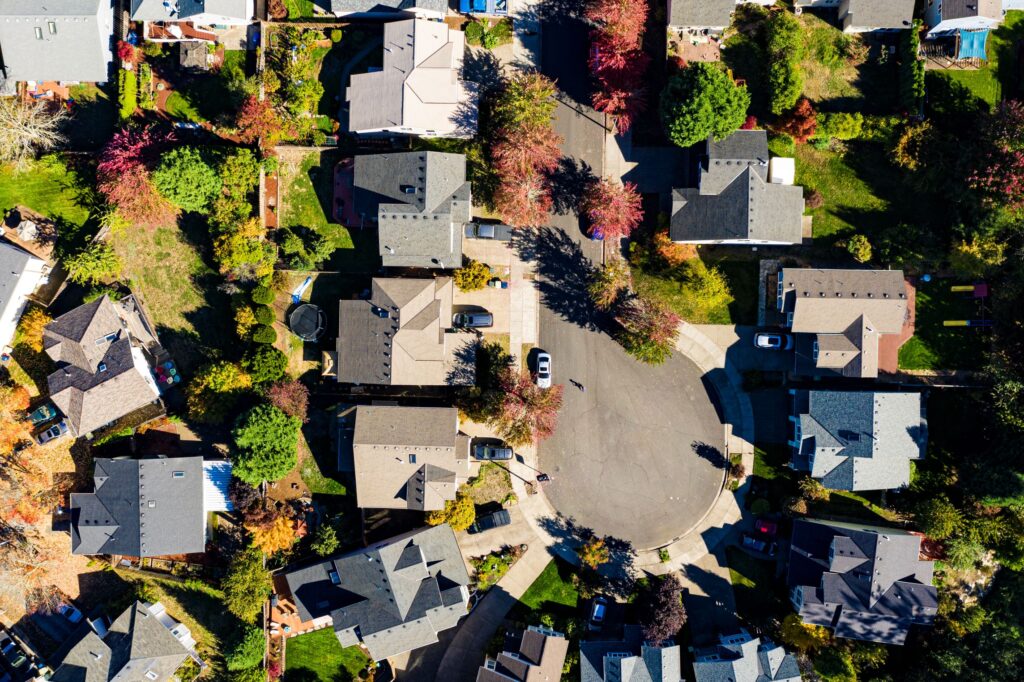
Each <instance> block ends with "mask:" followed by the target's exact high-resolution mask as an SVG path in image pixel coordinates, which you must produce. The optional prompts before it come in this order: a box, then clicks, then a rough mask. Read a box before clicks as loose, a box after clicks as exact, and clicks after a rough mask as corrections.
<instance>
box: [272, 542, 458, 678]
mask: <svg viewBox="0 0 1024 682" xmlns="http://www.w3.org/2000/svg"><path fill="white" fill-rule="evenodd" d="M284 577H285V581H286V582H287V585H288V589H289V591H290V592H291V594H292V597H293V598H294V601H295V606H296V608H297V610H298V613H299V617H300V618H302V620H303V621H304V622H314V623H317V624H320V623H331V624H332V625H333V627H334V633H335V635H336V636H337V637H338V641H339V642H341V646H343V647H347V646H354V645H356V644H361V645H362V646H363V647H364V648H365V649H366V651H367V652H368V653H369V654H370V656H371V657H372V658H373V660H375V661H380V660H383V659H385V658H389V657H391V656H396V655H398V654H401V653H404V652H406V651H411V650H413V649H418V648H420V647H424V646H427V645H429V644H433V643H434V642H437V633H439V632H441V631H443V630H447V629H449V628H452V627H455V625H456V624H457V623H458V622H459V619H460V618H462V617H463V616H464V615H466V611H467V605H468V603H469V588H468V585H469V575H468V574H467V573H466V565H465V563H463V561H462V555H461V553H460V552H459V545H458V543H457V542H456V541H455V532H454V531H452V529H451V527H450V526H448V525H447V524H442V525H440V526H432V527H428V528H422V529H420V530H416V531H412V532H410V533H406V534H404V535H400V536H398V537H394V538H391V539H390V540H387V541H385V542H381V543H378V544H375V545H371V546H370V547H367V548H366V549H361V550H359V551H356V552H352V553H350V554H344V555H341V556H337V557H334V558H331V559H327V560H325V561H320V562H318V563H315V564H313V565H311V566H307V567H305V568H299V569H295V570H292V571H289V572H287V573H285V576H284Z"/></svg>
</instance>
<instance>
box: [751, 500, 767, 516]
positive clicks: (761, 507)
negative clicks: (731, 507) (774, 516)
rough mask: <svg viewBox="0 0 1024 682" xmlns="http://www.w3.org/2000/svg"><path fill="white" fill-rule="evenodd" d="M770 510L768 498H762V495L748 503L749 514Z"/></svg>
mask: <svg viewBox="0 0 1024 682" xmlns="http://www.w3.org/2000/svg"><path fill="white" fill-rule="evenodd" d="M771 510H772V505H771V503H770V502H769V501H768V500H766V499H764V498H763V497H759V498H757V499H756V500H754V501H753V502H751V503H750V513H751V514H767V513H768V512H770V511H771Z"/></svg>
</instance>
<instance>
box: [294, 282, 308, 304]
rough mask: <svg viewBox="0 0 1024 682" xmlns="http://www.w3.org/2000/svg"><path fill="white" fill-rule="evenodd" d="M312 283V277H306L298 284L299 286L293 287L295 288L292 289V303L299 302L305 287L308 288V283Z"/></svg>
mask: <svg viewBox="0 0 1024 682" xmlns="http://www.w3.org/2000/svg"><path fill="white" fill-rule="evenodd" d="M312 283H313V278H312V277H307V278H306V279H305V280H303V282H302V284H300V285H299V286H297V287H295V290H294V291H292V303H294V304H296V305H297V304H298V303H299V301H301V300H302V294H304V293H305V292H306V289H308V288H309V285H310V284H312Z"/></svg>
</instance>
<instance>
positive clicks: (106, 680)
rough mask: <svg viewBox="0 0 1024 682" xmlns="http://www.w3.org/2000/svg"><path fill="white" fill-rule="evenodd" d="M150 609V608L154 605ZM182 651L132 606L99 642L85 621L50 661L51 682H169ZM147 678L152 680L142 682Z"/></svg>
mask: <svg viewBox="0 0 1024 682" xmlns="http://www.w3.org/2000/svg"><path fill="white" fill-rule="evenodd" d="M154 606H156V605H154ZM187 656H188V650H187V649H186V648H185V647H184V646H183V645H182V643H181V642H179V641H178V640H177V638H175V636H174V635H173V634H172V633H171V631H170V630H169V629H168V628H167V627H166V625H164V624H163V623H161V622H160V620H159V619H158V618H157V616H156V614H155V613H154V612H152V611H150V609H149V605H148V604H145V603H143V602H139V601H137V602H135V604H133V605H132V606H130V607H128V609H127V610H126V611H125V612H124V613H122V614H121V615H120V616H118V618H117V620H115V621H114V622H113V623H112V624H111V625H110V628H109V630H108V631H107V634H106V635H104V636H103V637H100V636H99V635H98V634H96V632H95V631H94V630H92V629H91V628H90V627H89V626H88V625H87V624H86V623H85V622H83V624H82V626H81V627H80V628H79V630H78V631H77V632H76V633H75V634H74V635H72V637H71V638H70V639H69V640H68V641H67V642H66V643H65V645H64V647H63V648H62V649H61V650H60V651H58V653H57V654H56V655H55V656H54V672H53V677H51V678H50V679H51V680H52V681H53V682H113V681H114V680H119V681H123V682H162V681H163V680H171V679H172V677H173V675H174V671H175V670H177V669H178V667H179V666H180V665H181V664H182V663H183V662H184V661H185V658H186V657H187ZM146 673H152V675H156V676H155V677H147V675H146Z"/></svg>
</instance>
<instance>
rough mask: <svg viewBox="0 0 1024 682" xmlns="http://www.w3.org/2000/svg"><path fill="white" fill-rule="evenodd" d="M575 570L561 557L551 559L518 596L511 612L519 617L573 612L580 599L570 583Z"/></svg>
mask: <svg viewBox="0 0 1024 682" xmlns="http://www.w3.org/2000/svg"><path fill="white" fill-rule="evenodd" d="M576 570H577V569H576V568H575V567H574V566H572V565H571V564H568V563H566V562H565V561H562V560H561V559H552V560H551V563H549V564H548V565H547V567H545V568H544V570H543V571H541V574H540V575H539V576H537V579H536V580H534V581H533V584H532V585H530V587H529V588H527V590H526V592H524V593H523V596H522V597H520V598H519V603H518V604H516V605H515V606H514V607H513V609H512V613H513V614H516V615H518V616H519V617H520V618H529V616H531V615H539V614H541V613H559V614H565V613H574V612H575V610H576V607H577V606H578V605H579V600H580V594H579V591H578V590H577V589H576V587H575V586H574V585H573V584H572V575H573V573H574V572H575V571H576Z"/></svg>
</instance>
